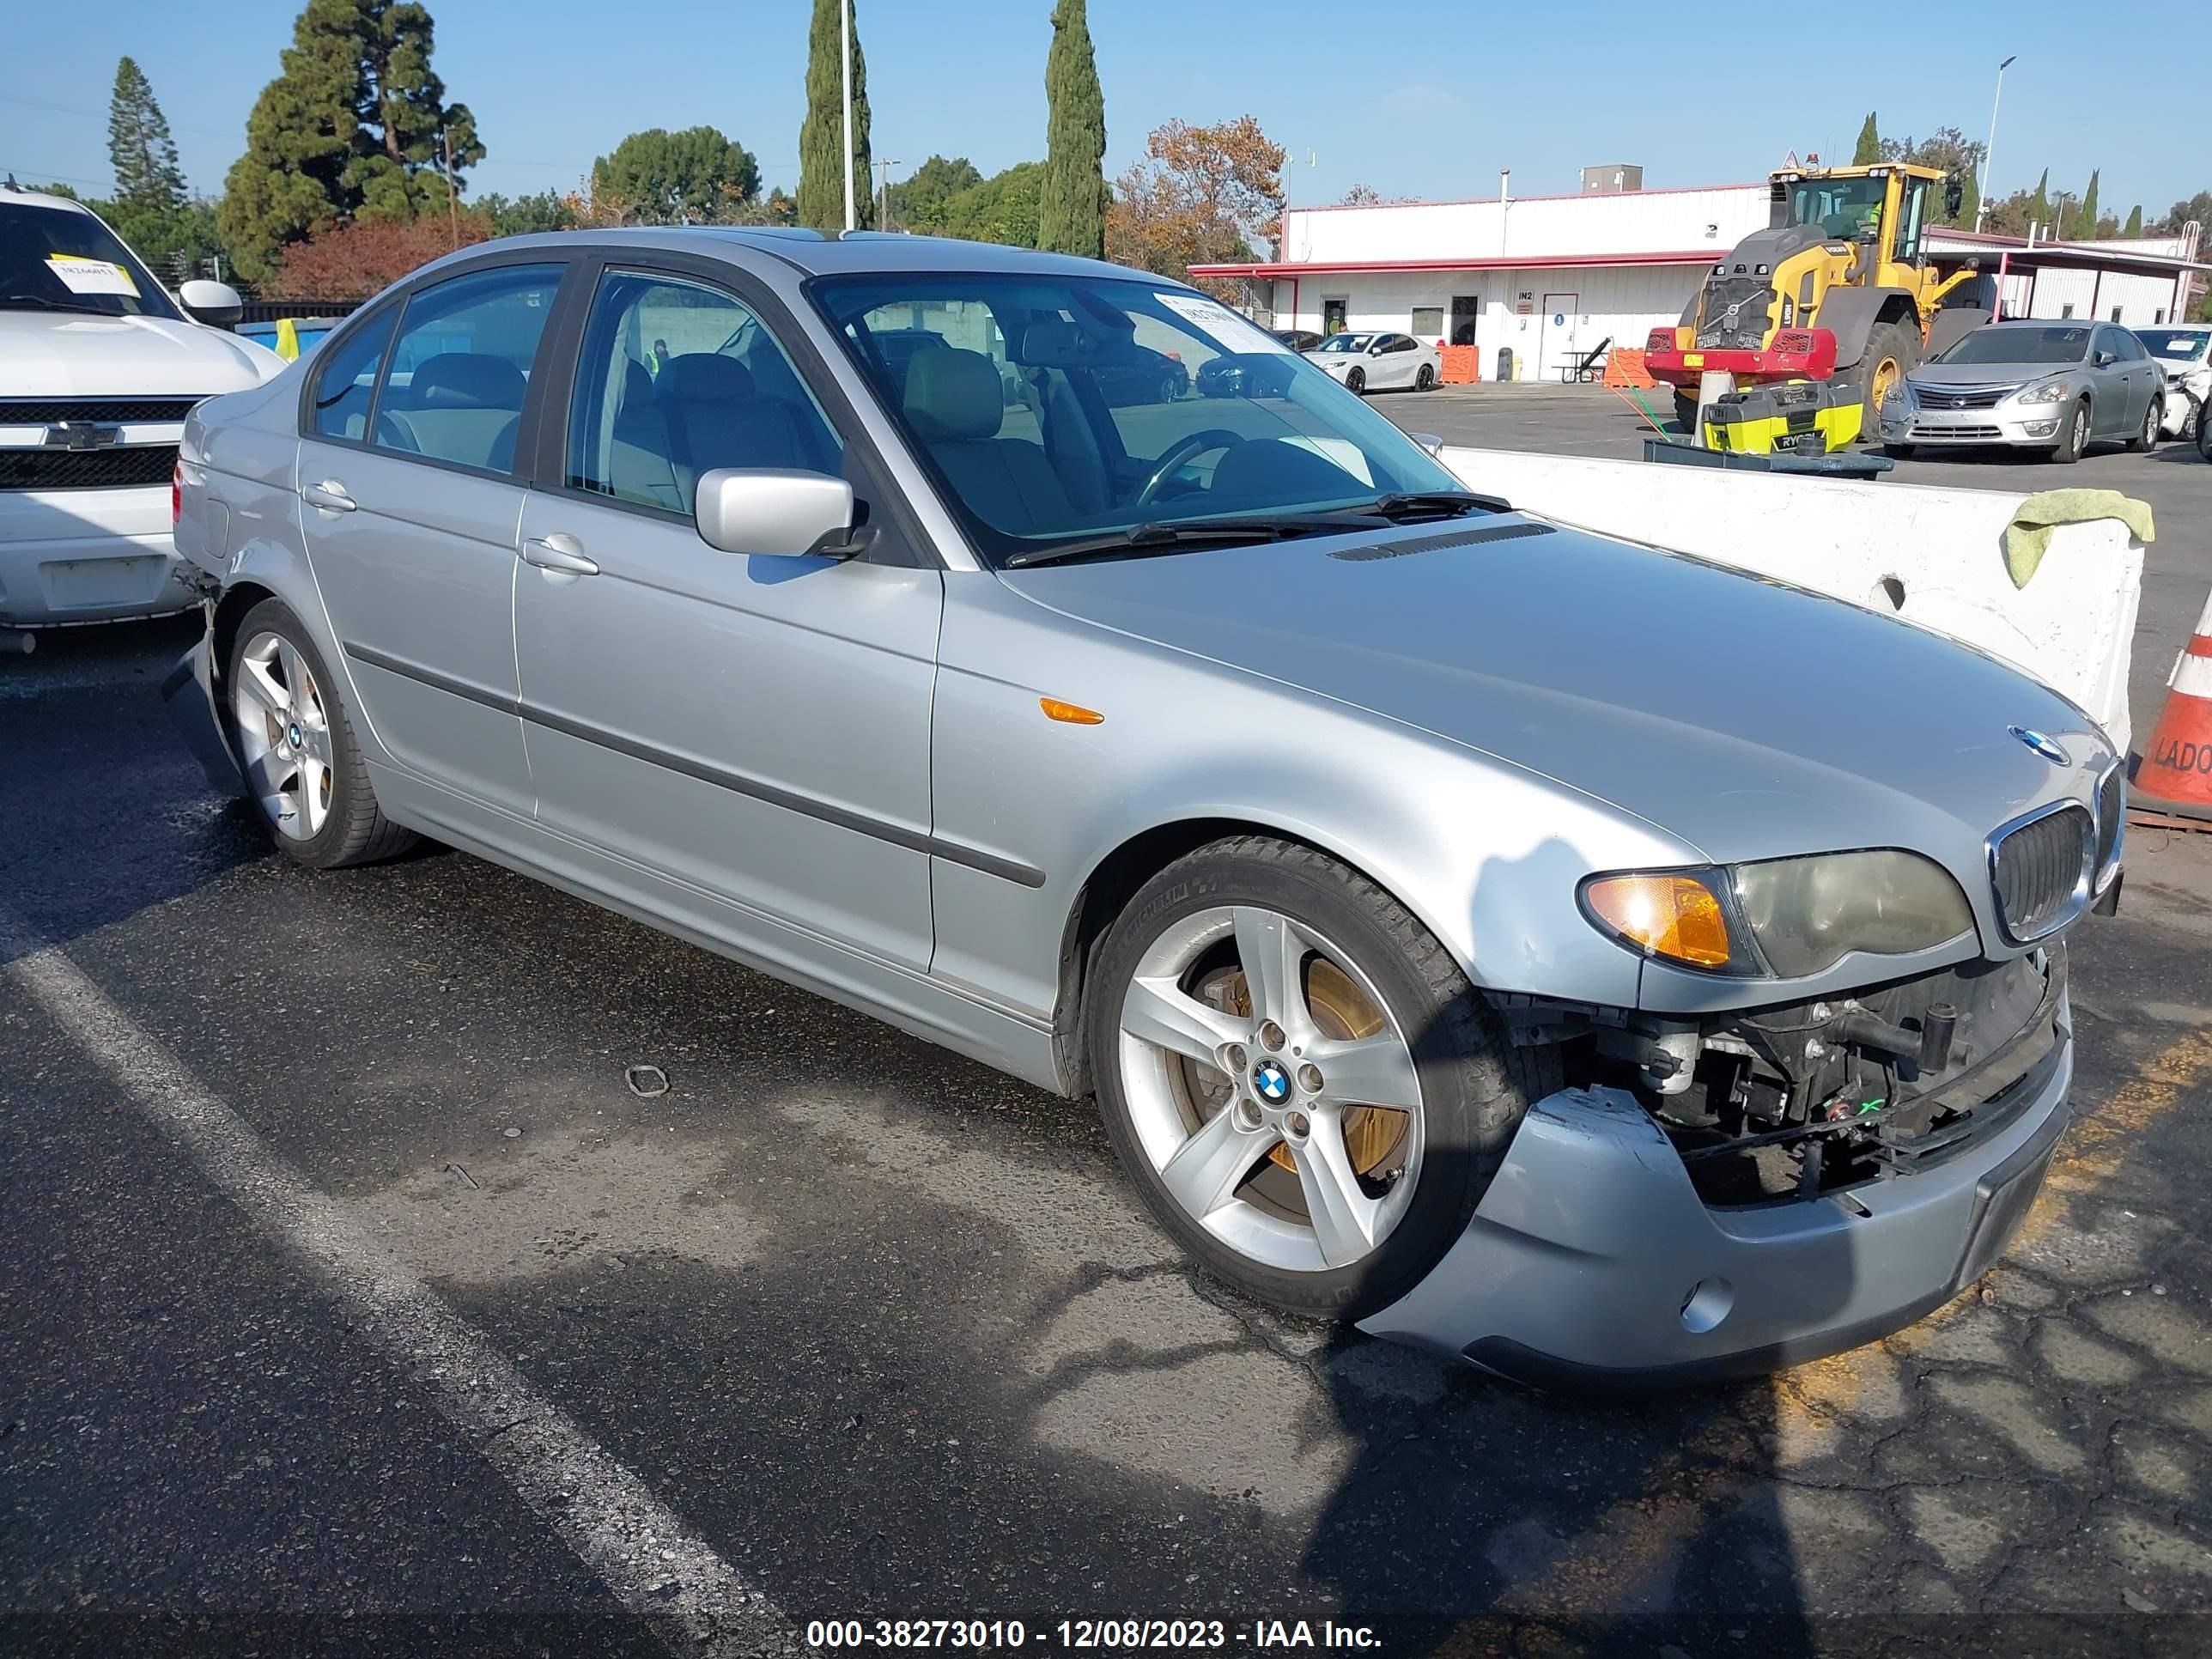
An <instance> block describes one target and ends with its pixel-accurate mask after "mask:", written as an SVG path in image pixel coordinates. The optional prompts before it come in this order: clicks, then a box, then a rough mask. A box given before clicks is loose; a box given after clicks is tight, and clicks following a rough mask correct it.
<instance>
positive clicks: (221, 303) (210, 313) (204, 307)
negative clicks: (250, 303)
mask: <svg viewBox="0 0 2212 1659" xmlns="http://www.w3.org/2000/svg"><path fill="white" fill-rule="evenodd" d="M177 300H178V302H179V304H180V305H182V306H183V307H184V308H185V310H186V311H187V312H189V313H191V318H192V320H193V321H194V322H199V323H205V324H207V325H209V326H210V327H211V328H232V327H235V326H236V325H237V323H238V319H240V317H242V316H244V315H245V314H246V301H243V300H241V299H240V298H239V297H238V290H237V289H234V288H233V287H232V286H231V285H230V284H229V283H210V282H208V281H206V280H204V279H200V280H197V281H193V282H190V283H185V285H184V286H183V287H182V288H180V289H178V290H177Z"/></svg>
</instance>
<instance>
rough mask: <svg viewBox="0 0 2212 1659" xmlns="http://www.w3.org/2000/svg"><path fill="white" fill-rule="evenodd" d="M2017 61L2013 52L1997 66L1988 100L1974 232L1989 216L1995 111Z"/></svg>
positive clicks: (1995, 135) (2017, 54) (1995, 121)
mask: <svg viewBox="0 0 2212 1659" xmlns="http://www.w3.org/2000/svg"><path fill="white" fill-rule="evenodd" d="M2019 59H2020V54H2019V53H2018V52H2015V53H2014V54H2013V55H2012V56H2011V57H2010V58H2006V59H2005V60H2004V62H2003V63H2002V64H1998V65H1997V90H1996V96H1995V97H1993V98H1991V99H1990V142H1989V143H1986V144H1984V145H1983V146H1982V192H1981V199H1980V200H1979V201H1978V202H1976V203H1975V204H1974V228H1975V229H1976V230H1979V229H1980V228H1982V221H1983V220H1984V218H1986V217H1988V216H1989V211H1990V168H1991V167H1993V166H1994V165H1995V163H1996V159H1997V109H1998V106H2001V105H2002V103H2003V102H2004V72H2005V71H2006V70H2008V69H2010V68H2011V67H2012V66H2013V64H2015V63H2017V62H2018V61H2019Z"/></svg>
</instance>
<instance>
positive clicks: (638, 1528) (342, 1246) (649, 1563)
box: [0, 918, 799, 1659]
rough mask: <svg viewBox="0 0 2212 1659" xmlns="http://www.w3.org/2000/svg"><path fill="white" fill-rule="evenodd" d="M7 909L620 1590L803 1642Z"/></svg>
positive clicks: (648, 1607)
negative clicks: (35, 938) (40, 942)
mask: <svg viewBox="0 0 2212 1659" xmlns="http://www.w3.org/2000/svg"><path fill="white" fill-rule="evenodd" d="M25 944H27V941H24V940H22V939H21V938H20V936H11V930H10V928H9V926H8V923H7V921H6V920H5V918H0V961H6V960H7V958H8V957H10V956H13V957H15V960H14V961H13V962H10V963H9V964H8V968H7V971H8V972H9V974H11V975H14V976H15V979H16V980H17V981H18V982H20V983H21V985H22V987H23V988H24V989H25V990H27V992H29V993H30V994H31V996H32V997H33V999H34V1000H36V1001H37V1002H38V1004H39V1006H40V1007H41V1008H43V1009H44V1010H45V1011H46V1013H47V1014H48V1015H50V1016H52V1018H53V1019H54V1020H55V1022H56V1023H57V1024H59V1025H61V1026H62V1028H63V1029H64V1030H66V1031H67V1032H68V1033H69V1035H70V1036H71V1037H72V1038H74V1039H75V1040H76V1042H77V1043H78V1044H79V1045H80V1046H81V1047H82V1048H84V1049H85V1050H86V1051H87V1052H88V1053H89V1054H91V1055H92V1056H93V1058H94V1060H97V1061H99V1063H100V1066H101V1067H102V1068H103V1069H105V1070H106V1072H107V1073H108V1074H109V1075H110V1076H111V1077H112V1078H113V1079H115V1081H116V1082H117V1083H118V1084H120V1085H122V1086H123V1087H124V1088H125V1090H126V1091H129V1092H130V1094H131V1096H132V1097H134V1098H135V1099H136V1101H137V1103H138V1105H139V1106H140V1107H141V1108H142V1109H143V1110H144V1111H145V1112H146V1113H147V1115H149V1116H150V1117H152V1118H153V1119H154V1120H155V1121H156V1122H158V1123H159V1124H160V1125H161V1127H164V1128H166V1129H167V1130H169V1131H170V1132H171V1133H173V1134H174V1135H175V1136H176V1137H177V1138H178V1139H181V1140H182V1141H183V1142H184V1143H185V1146H187V1147H188V1148H189V1149H190V1150H191V1153H192V1156H193V1158H195V1160H196V1161H197V1163H198V1164H199V1167H200V1170H202V1172H203V1173H204V1174H205V1175H206V1176H207V1177H208V1179H209V1180H210V1181H212V1182H214V1183H215V1184H216V1186H217V1187H218V1188H221V1189H222V1191H223V1192H224V1193H225V1194H227V1195H228V1197H229V1198H230V1199H231V1200H232V1201H233V1202H234V1203H235V1204H236V1205H237V1206H239V1207H240V1209H242V1210H244V1211H245V1212H246V1214H247V1215H248V1216H249V1217H251V1218H252V1220H253V1221H254V1222H255V1223H256V1224H257V1225H258V1226H259V1227H260V1228H261V1229H262V1230H263V1231H264V1232H267V1233H268V1234H270V1236H272V1237H275V1238H276V1240H277V1241H279V1242H280V1243H283V1244H284V1245H286V1246H288V1247H289V1249H292V1250H293V1251H295V1252H296V1253H297V1254H298V1255H300V1256H301V1257H302V1258H303V1259H304V1260H305V1261H307V1264H308V1265H309V1266H310V1267H313V1268H314V1269H315V1270H316V1271H317V1272H319V1273H320V1275H321V1276H322V1277H323V1279H324V1280H325V1282H326V1283H327V1284H328V1285H329V1286H330V1288H331V1290H332V1291H335V1292H336V1294H337V1297H339V1299H340V1300H341V1301H342V1302H343V1304H345V1307H346V1310H347V1311H348V1312H349V1314H350V1315H351V1316H353V1318H354V1319H355V1320H356V1322H357V1323H358V1327H359V1329H360V1332H361V1334H362V1336H363V1337H365V1338H366V1339H367V1340H368V1341H369V1342H370V1343H371V1344H372V1345H373V1346H375V1347H377V1348H379V1349H380V1350H381V1351H382V1352H383V1353H384V1354H385V1356H386V1358H389V1359H392V1360H393V1361H395V1362H397V1363H398V1364H400V1365H401V1366H402V1367H404V1368H407V1369H410V1370H412V1371H413V1372H414V1374H415V1376H416V1379H417V1380H418V1381H419V1382H421V1383H423V1384H425V1385H426V1386H427V1387H428V1389H429V1390H430V1392H431V1395H432V1398H433V1399H434V1400H435V1402H436V1404H437V1407H438V1410H439V1411H440V1413H441V1414H442V1415H443V1416H444V1417H445V1419H446V1420H447V1422H449V1423H451V1424H452V1425H453V1426H454V1427H455V1428H456V1429H458V1430H459V1431H460V1432H461V1434H462V1435H463V1436H464V1437H466V1439H467V1440H468V1441H469V1443H471V1445H472V1446H473V1447H474V1448H475V1449H476V1450H477V1452H478V1453H479V1454H480V1455H482V1456H483V1458H484V1459H485V1461H486V1462H489V1463H490V1464H491V1466H492V1467H493V1468H495V1469H496V1470H497V1471H498V1472H499V1473H500V1474H501V1476H502V1477H503V1478H504V1479H505V1480H506V1481H507V1484H508V1485H509V1486H512V1487H513V1489H514V1492H515V1494H516V1495H517V1496H518V1497H520V1498H521V1499H522V1501H523V1502H524V1503H525V1504H527V1505H528V1506H529V1508H530V1509H531V1510H532V1513H534V1514H535V1515H536V1516H538V1518H539V1519H540V1520H542V1521H544V1522H545V1523H546V1525H548V1526H549V1527H550V1528H552V1529H553V1531H554V1532H555V1533H556V1534H558V1535H559V1537H560V1539H561V1541H562V1542H563V1543H565V1544H566V1545H568V1547H569V1548H570V1549H572V1550H574V1552H575V1553H576V1555H577V1557H578V1558H579V1559H581V1560H582V1562H583V1563H584V1565H586V1567H588V1568H590V1569H591V1571H592V1572H593V1573H594V1574H595V1575H596V1576H597V1577H599V1582H600V1583H604V1584H605V1586H606V1587H607V1588H608V1589H610V1590H611V1591H612V1592H613V1593H614V1595H615V1597H616V1599H617V1600H618V1601H621V1602H622V1604H623V1606H624V1607H628V1608H629V1610H630V1611H631V1612H632V1613H635V1614H636V1615H637V1617H638V1618H639V1619H641V1620H643V1621H644V1622H645V1623H646V1624H647V1625H648V1626H651V1628H652V1629H653V1632H654V1633H655V1634H656V1635H658V1636H659V1638H660V1639H661V1641H662V1643H663V1644H665V1646H667V1647H668V1649H669V1650H671V1652H674V1653H677V1654H679V1655H686V1656H689V1655H694V1654H701V1655H710V1656H715V1659H721V1656H740V1655H753V1654H770V1653H773V1654H782V1653H790V1652H796V1651H798V1650H799V1644H798V1643H797V1642H796V1640H795V1639H794V1637H793V1632H792V1630H791V1627H790V1626H789V1623H788V1621H787V1620H785V1618H784V1616H783V1614H782V1613H781V1612H780V1611H779V1610H778V1609H777V1608H776V1607H775V1604H774V1603H773V1602H772V1601H769V1597H768V1596H767V1595H765V1594H764V1593H763V1591H761V1590H760V1589H757V1587H755V1586H754V1585H751V1584H750V1583H746V1582H745V1580H744V1578H742V1577H739V1576H738V1572H737V1571H736V1569H734V1568H733V1567H732V1566H731V1565H729V1563H728V1562H726V1561H725V1560H723V1559H721V1557H720V1556H719V1555H717V1554H716V1553H714V1548H713V1547H712V1546H711V1545H709V1544H708V1542H707V1541H706V1540H704V1539H702V1538H701V1537H700V1536H699V1535H698V1534H696V1533H694V1532H692V1531H691V1530H690V1528H688V1527H687V1526H685V1525H684V1522H683V1521H682V1520H681V1519H680V1518H679V1517H678V1516H677V1514H676V1512H675V1511H674V1510H671V1509H670V1508H669V1507H668V1505H667V1504H664V1503H662V1502H661V1501H660V1499H659V1498H658V1497H656V1496H654V1494H653V1491H652V1490H651V1488H649V1487H648V1486H647V1485H646V1483H645V1482H644V1481H643V1480H641V1479H639V1478H638V1476H637V1475H636V1474H635V1473H634V1472H633V1471H631V1470H630V1469H629V1468H626V1467H624V1466H623V1464H622V1463H621V1462H618V1461H617V1459H616V1458H614V1457H613V1456H612V1455H611V1454H609V1452H608V1451H607V1450H606V1449H605V1447H603V1446H601V1445H600V1444H599V1443H598V1442H596V1441H595V1440H593V1439H592V1437H591V1436H590V1435H588V1434H586V1432H585V1431H583V1429H582V1428H581V1427H580V1426H579V1425H577V1424H576V1423H575V1422H574V1420H573V1419H571V1418H569V1416H568V1414H567V1413H565V1412H563V1411H562V1409H561V1408H560V1407H558V1406H556V1405H555V1404H554V1403H553V1402H552V1401H550V1400H548V1399H547V1398H546V1397H545V1396H544V1395H542V1394H540V1393H538V1390H537V1389H534V1388H532V1386H531V1385H530V1383H528V1382H526V1380H525V1379H524V1378H523V1376H521V1374H520V1372H518V1371H517V1370H515V1369H514V1367H513V1365H511V1364H508V1363H507V1360H506V1359H505V1358H503V1357H501V1354H500V1353H499V1352H498V1351H497V1350H496V1349H495V1348H494V1347H493V1346H492V1345H491V1343H490V1342H489V1340H486V1339H485V1337H484V1336H483V1334H482V1333H480V1332H478V1331H477V1329H476V1328H474V1327H472V1326H471V1325H470V1324H469V1323H468V1322H467V1321H465V1320H464V1319H463V1318H461V1316H459V1315H458V1314H457V1313H455V1312H454V1311H453V1309H452V1308H450V1307H448V1306H447V1304H446V1303H445V1302H444V1301H442V1300H441V1298H440V1297H438V1296H437V1294H436V1293H435V1291H432V1290H430V1288H429V1287H428V1285H424V1284H423V1283H422V1280H421V1279H417V1278H416V1276H415V1275H414V1274H413V1273H410V1271H408V1269H407V1267H405V1266H404V1264H403V1263H401V1262H400V1261H398V1259H397V1258H396V1257H395V1256H393V1255H392V1253H391V1252H390V1251H389V1250H387V1249H386V1248H385V1247H384V1246H383V1245H382V1244H381V1243H379V1242H378V1241H377V1240H376V1239H374V1237H371V1236H370V1235H369V1234H368V1233H367V1232H365V1231H362V1228H361V1227H360V1226H359V1225H356V1223H355V1222H354V1220H353V1219H352V1218H350V1217H349V1216H348V1215H347V1213H346V1212H345V1209H344V1206H343V1205H342V1204H340V1203H339V1202H338V1201H337V1200H335V1199H332V1198H330V1197H328V1196H327V1195H325V1194H322V1193H319V1192H318V1191H316V1190H315V1189H314V1188H313V1187H311V1186H310V1185H308V1183H307V1181H306V1180H305V1179H304V1178H303V1177H302V1176H301V1175H300V1174H299V1173H298V1172H297V1171H296V1170H294V1169H293V1168H292V1167H291V1166H290V1165H289V1164H287V1163H285V1161H284V1160H283V1158H280V1157H279V1156H278V1155H277V1154H276V1152H272V1151H271V1150H270V1148H269V1147H268V1146H266V1145H265V1144H264V1142H263V1141H262V1139H261V1138H260V1137H259V1136H258V1135H257V1134H256V1133H254V1132H253V1130H252V1128H251V1127H249V1126H248V1125H247V1124H246V1121H244V1120H243V1119H242V1118H240V1116H239V1115H237V1114H236V1113H234V1112H233V1111H232V1110H231V1109H229V1108H228V1106H226V1105H224V1104H223V1103H222V1101H221V1100H220V1099H218V1098H217V1097H216V1096H215V1095H214V1094H213V1093H212V1092H211V1091H209V1090H208V1089H207V1088H206V1086H205V1085H203V1084H201V1083H200V1081H199V1080H198V1079H197V1078H195V1077H193V1076H192V1074H191V1072H190V1071H188V1070H187V1069H186V1068H185V1066H184V1065H183V1063H182V1062H181V1061H179V1060H178V1059H177V1058H176V1056H175V1055H173V1054H171V1053H170V1052H169V1050H168V1049H167V1047H165V1046H164V1045H163V1044H162V1043H161V1042H160V1041H158V1040H157V1039H156V1038H155V1036H153V1035H152V1034H151V1033H149V1032H148V1031H147V1030H145V1029H144V1028H143V1026H141V1025H139V1024H137V1022H136V1021H135V1020H133V1019H132V1018H131V1017H130V1016H129V1015H128V1014H126V1013H125V1012H123V1010H122V1009H121V1008H119V1007H118V1006H116V1005H115V1003H114V1002H113V1001H112V1000H110V999H109V998H108V996H107V995H106V993H104V992H102V991H101V990H100V987H98V986H96V985H94V983H93V982H92V981H90V980H89V979H88V978H86V977H85V975H83V973H82V972H81V971H80V970H79V969H78V968H77V967H76V963H72V962H71V961H70V959H69V958H68V957H66V956H64V955H63V954H62V953H61V952H60V951H58V950H55V949H52V948H51V947H48V948H40V949H36V950H24V949H22V948H21V947H22V946H23V945H25Z"/></svg>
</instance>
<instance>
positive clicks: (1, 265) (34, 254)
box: [0, 202, 177, 318]
mask: <svg viewBox="0 0 2212 1659" xmlns="http://www.w3.org/2000/svg"><path fill="white" fill-rule="evenodd" d="M0 311H82V312H88V313H91V314H93V315H94V316H97V317H171V318H173V317H174V316H175V315H176V314H177V308H176V307H174V306H173V305H171V304H170V303H169V300H168V296H167V295H165V294H163V293H162V292H161V284H160V283H157V282H155V280H154V279H153V278H152V277H151V276H148V275H147V274H146V267H145V266H143V265H142V264H139V263H138V261H137V259H136V258H133V257H132V256H131V250H130V249H129V248H127V247H125V246H123V244H122V243H121V242H120V241H119V240H117V239H116V235H115V233H114V232H113V231H112V230H110V229H108V228H107V227H106V225H104V224H102V223H100V221H99V220H97V219H95V218H94V217H93V216H92V215H91V214H89V213H80V212H78V211H77V210H76V209H74V208H49V207H32V206H30V205H29V204H27V203H23V202H0Z"/></svg>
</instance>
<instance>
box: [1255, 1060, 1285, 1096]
mask: <svg viewBox="0 0 2212 1659" xmlns="http://www.w3.org/2000/svg"><path fill="white" fill-rule="evenodd" d="M1252 1088H1253V1090H1254V1091H1255V1093H1257V1094H1258V1095H1259V1097H1260V1098H1261V1099H1262V1100H1264V1101H1266V1102H1267V1104H1269V1105H1270V1106H1279V1105H1281V1104H1282V1103H1284V1102H1285V1101H1286V1100H1288V1099H1289V1098H1290V1097H1291V1074H1290V1073H1288V1072H1286V1071H1285V1070H1284V1069H1283V1066H1282V1062H1281V1061H1279V1060H1261V1062H1260V1064H1259V1065H1258V1066H1256V1067H1255V1068H1254V1070H1253V1073H1252Z"/></svg>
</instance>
